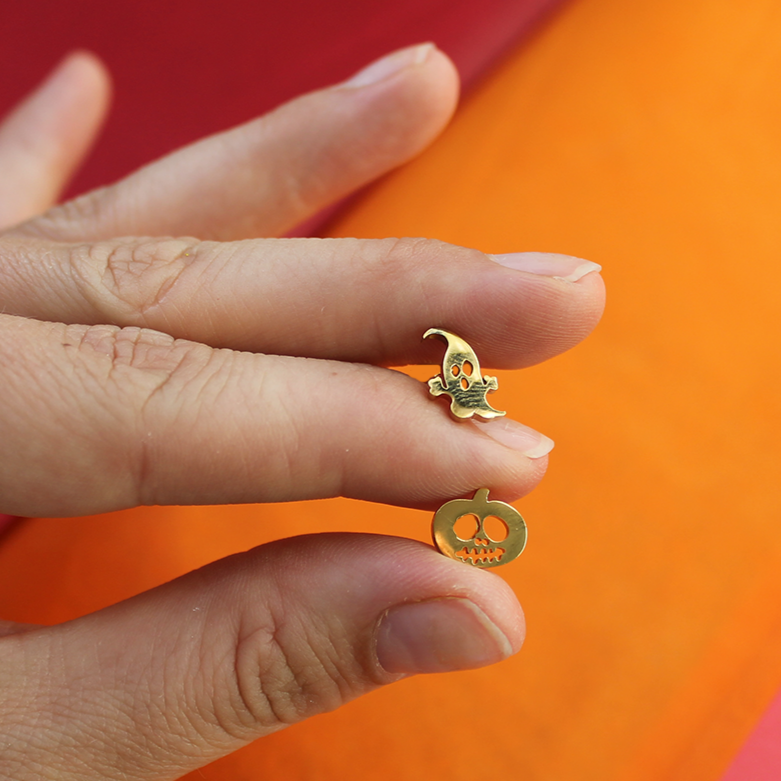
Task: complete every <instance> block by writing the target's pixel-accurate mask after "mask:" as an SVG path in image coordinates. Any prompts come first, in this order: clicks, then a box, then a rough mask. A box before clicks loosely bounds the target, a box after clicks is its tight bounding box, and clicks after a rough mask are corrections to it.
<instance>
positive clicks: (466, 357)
mask: <svg viewBox="0 0 781 781" xmlns="http://www.w3.org/2000/svg"><path fill="white" fill-rule="evenodd" d="M429 336H439V337H440V338H442V339H444V340H445V342H446V343H447V350H446V351H445V357H444V358H443V359H442V376H441V377H432V378H431V379H430V380H429V381H428V387H429V393H431V395H432V396H441V395H442V394H446V395H448V396H450V412H451V413H452V414H453V416H454V417H456V418H460V419H462V420H465V419H466V418H471V417H472V416H473V415H477V416H479V417H481V418H485V419H486V420H489V419H490V418H499V417H501V416H502V415H506V414H507V413H506V412H502V411H501V410H498V409H494V408H493V407H492V406H491V405H490V404H489V403H488V401H487V400H486V395H487V394H488V393H490V392H491V391H495V390H496V389H497V388H498V387H499V383H498V381H497V379H496V377H483V376H482V375H481V374H480V363H479V361H478V360H477V356H476V355H475V351H474V350H473V349H472V348H471V347H470V346H469V345H468V344H467V343H466V342H465V341H464V340H463V339H462V338H461V337H460V336H456V335H455V334H451V333H450V332H449V331H443V330H442V329H441V328H429V330H428V331H426V333H425V334H423V338H424V339H427V338H428V337H429Z"/></svg>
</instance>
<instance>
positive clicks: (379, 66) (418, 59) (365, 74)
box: [339, 43, 435, 88]
mask: <svg viewBox="0 0 781 781" xmlns="http://www.w3.org/2000/svg"><path fill="white" fill-rule="evenodd" d="M434 48H435V47H434V44H433V43H422V44H420V45H419V46H410V47H409V48H408V49H401V50H400V51H397V52H393V54H388V55H386V56H385V57H383V58H382V59H379V60H375V62H373V63H372V64H371V65H367V66H366V67H365V68H364V69H363V70H361V71H358V73H356V74H355V75H354V76H353V77H352V78H351V79H348V80H347V81H345V82H342V83H341V84H340V85H339V86H340V87H350V88H355V87H367V86H368V85H370V84H376V83H377V82H378V81H382V80H383V79H387V78H388V77H389V76H392V75H393V74H394V73H398V72H399V71H401V70H403V69H404V68H408V67H409V66H410V65H420V64H421V63H423V62H425V61H426V60H427V59H428V56H429V54H431V52H432V51H433V50H434Z"/></svg>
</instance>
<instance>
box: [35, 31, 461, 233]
mask: <svg viewBox="0 0 781 781" xmlns="http://www.w3.org/2000/svg"><path fill="white" fill-rule="evenodd" d="M457 94H458V77H457V73H456V70H455V68H454V66H453V65H452V63H451V62H450V60H448V59H447V58H446V57H445V55H444V54H442V53H441V52H439V51H438V50H436V49H435V48H434V47H433V46H432V45H430V44H425V45H423V46H419V47H412V48H411V49H404V50H402V51H400V52H396V53H395V54H393V55H391V56H390V57H388V58H386V59H384V60H381V61H380V62H378V63H374V64H373V65H372V66H371V67H370V68H369V69H367V70H366V71H364V72H363V74H359V75H358V76H357V77H355V78H354V79H353V80H352V81H349V82H346V83H345V84H340V85H337V86H336V87H332V88H330V89H326V90H322V91H320V92H315V93H312V94H310V95H306V96H304V97H302V98H299V99H298V100H294V101H292V102H291V103H288V104H287V105H285V106H282V107H281V108H279V109H277V110H276V111H274V112H272V113H271V114H269V115H267V116H265V117H263V118H261V119H258V120H255V121H254V122H250V123H249V124H247V125H243V126H241V127H238V128H235V129H234V130H231V131H229V132H227V133H222V134H220V135H216V136H213V137H212V138H208V139H206V140H204V141H201V142H199V143H197V144H193V145H192V146H189V147H186V148H184V149H182V150H180V151H178V152H176V153H174V154H172V155H170V156H168V157H166V158H164V159H163V160H161V161H159V162H157V163H154V164H153V165H150V166H148V167H146V168H143V169H141V170H140V171H138V172H137V173H135V174H133V175H132V176H130V177H129V178H127V179H125V180H124V181H122V182H119V183H118V184H117V185H115V186H113V187H109V188H107V189H104V190H100V191H97V192H95V193H92V194H89V195H87V196H85V197H83V198H80V199H78V200H76V201H74V202H72V203H70V204H67V205H65V206H64V207H62V208H59V209H57V210H55V211H54V212H52V213H51V214H49V215H47V217H46V219H45V220H43V221H42V222H40V223H39V224H38V225H37V226H36V228H37V229H38V230H40V231H44V232H46V234H47V235H49V236H52V237H55V238H58V239H65V240H77V241H80V240H98V239H106V238H110V237H113V236H122V235H149V236H160V235H163V236H166V235H190V236H198V237H199V238H202V239H221V240H225V239H239V238H247V237H255V236H275V235H280V234H282V233H284V232H285V231H287V230H288V229H289V228H291V227H293V226H294V225H296V224H297V223H298V222H300V221H302V220H303V219H305V218H306V217H308V216H309V215H311V214H313V213H314V212H316V211H318V210H319V209H321V208H322V207H324V206H326V205H328V204H329V203H331V202H333V201H335V200H337V199H339V198H341V197H342V196H344V195H347V194H348V193H350V192H352V191H353V190H355V189H356V188H358V187H361V186H362V185H364V184H366V183H367V182H370V181H372V180H374V179H376V178H377V177H378V176H380V175H382V174H384V173H385V172H386V171H389V170H390V169H392V168H395V167H396V166H398V165H400V164H401V163H403V162H405V161H407V160H408V159H409V158H411V157H413V156H414V155H416V154H417V153H418V152H420V151H421V150H422V149H423V148H424V147H426V146H427V145H428V144H429V143H430V142H431V141H432V140H433V139H434V138H435V137H436V136H437V135H438V134H439V132H440V131H441V130H442V128H443V127H444V126H445V125H446V124H447V122H448V120H449V119H450V116H451V114H452V113H453V110H454V108H455V103H456V100H457Z"/></svg>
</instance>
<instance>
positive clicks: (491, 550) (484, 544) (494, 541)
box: [431, 488, 527, 569]
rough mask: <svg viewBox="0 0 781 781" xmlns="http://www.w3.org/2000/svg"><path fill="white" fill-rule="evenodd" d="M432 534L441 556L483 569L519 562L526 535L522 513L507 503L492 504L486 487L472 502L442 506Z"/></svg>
mask: <svg viewBox="0 0 781 781" xmlns="http://www.w3.org/2000/svg"><path fill="white" fill-rule="evenodd" d="M456 524H458V526H457V525H456ZM431 533H432V536H433V537H434V544H435V545H436V546H437V548H438V550H439V551H440V553H444V554H445V555H446V556H450V558H451V559H458V560H459V561H463V562H465V563H467V564H472V565H473V566H475V567H481V568H482V569H487V568H488V567H499V566H501V565H502V564H507V563H509V562H511V561H512V560H513V559H517V558H518V556H520V555H521V553H523V549H524V548H525V547H526V536H527V534H526V521H524V520H523V517H522V516H521V514H520V513H519V512H518V511H517V510H516V509H515V508H514V507H512V506H511V505H509V504H505V503H504V502H497V501H490V502H489V501H488V489H487V488H479V489H478V490H477V492H476V493H475V495H474V496H473V497H472V498H471V499H454V500H453V501H452V502H447V503H446V504H443V505H442V507H440V508H439V509H438V510H437V512H436V514H435V515H434V520H433V521H432V523H431Z"/></svg>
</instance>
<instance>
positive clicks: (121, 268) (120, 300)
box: [77, 238, 200, 322]
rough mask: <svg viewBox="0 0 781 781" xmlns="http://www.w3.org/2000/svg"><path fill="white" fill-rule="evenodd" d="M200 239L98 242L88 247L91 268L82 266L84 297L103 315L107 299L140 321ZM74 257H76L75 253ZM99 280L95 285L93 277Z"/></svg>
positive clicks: (182, 269)
mask: <svg viewBox="0 0 781 781" xmlns="http://www.w3.org/2000/svg"><path fill="white" fill-rule="evenodd" d="M199 245H200V242H198V241H197V240H195V239H174V238H170V239H135V238H134V239H126V240H120V243H113V242H112V243H110V244H108V246H107V243H106V242H100V243H98V244H93V245H90V246H89V249H88V257H89V261H92V264H95V266H96V267H95V268H94V269H93V268H88V269H86V273H85V274H84V275H83V278H85V279H86V280H87V284H88V285H89V287H87V289H86V290H85V291H84V293H85V294H86V295H85V298H86V299H87V300H88V301H90V303H91V304H92V305H93V306H94V307H95V308H96V309H97V310H98V311H100V312H101V313H103V314H104V315H107V314H110V310H111V305H110V304H109V306H108V307H107V305H106V303H107V302H104V300H103V299H104V292H105V293H108V295H109V301H110V302H112V303H113V304H114V306H117V304H118V305H119V306H118V308H119V309H120V311H121V310H122V309H124V310H125V311H124V314H125V315H126V316H129V317H130V318H132V319H138V320H139V322H143V321H144V315H145V314H146V313H147V311H149V310H150V309H153V308H156V307H159V305H160V302H161V301H162V300H163V299H164V298H165V296H166V294H167V293H168V292H169V291H170V290H171V288H172V287H173V286H174V284H175V283H176V282H177V280H178V279H179V278H180V277H181V275H182V274H183V273H184V272H185V270H186V269H187V267H188V266H189V265H190V264H191V263H192V260H191V258H192V259H194V258H195V255H196V253H197V251H198V248H199ZM77 257H78V256H77ZM96 279H99V280H100V284H97V282H96V281H93V280H96Z"/></svg>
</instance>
